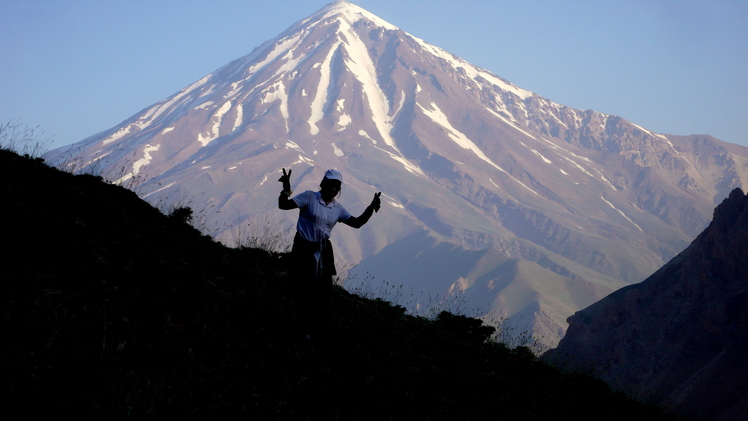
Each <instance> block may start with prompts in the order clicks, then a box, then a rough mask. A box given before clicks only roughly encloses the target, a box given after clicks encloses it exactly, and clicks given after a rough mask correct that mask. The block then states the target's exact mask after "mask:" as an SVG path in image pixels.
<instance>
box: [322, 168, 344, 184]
mask: <svg viewBox="0 0 748 421" xmlns="http://www.w3.org/2000/svg"><path fill="white" fill-rule="evenodd" d="M325 178H326V179H328V180H339V181H340V182H341V183H342V182H343V174H341V173H340V171H338V170H327V171H325Z"/></svg>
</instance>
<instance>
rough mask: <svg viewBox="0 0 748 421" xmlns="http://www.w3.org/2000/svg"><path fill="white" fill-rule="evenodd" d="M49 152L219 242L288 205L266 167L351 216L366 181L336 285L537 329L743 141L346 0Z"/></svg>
mask: <svg viewBox="0 0 748 421" xmlns="http://www.w3.org/2000/svg"><path fill="white" fill-rule="evenodd" d="M642 101H646V98H642ZM46 159H47V161H48V162H51V163H55V164H57V165H60V166H62V167H67V168H68V169H70V170H74V171H83V172H94V173H97V174H101V175H103V176H104V177H105V178H108V179H110V180H113V181H115V182H117V183H121V184H123V185H125V186H127V187H130V188H133V189H134V190H135V191H136V192H137V193H138V194H139V195H140V196H141V197H143V198H144V199H145V200H148V201H149V202H151V203H154V204H156V205H159V206H161V207H169V206H173V207H176V206H184V205H188V206H191V207H192V208H193V209H194V210H195V211H196V214H198V215H200V224H201V227H202V228H203V229H205V230H206V231H208V232H210V233H212V234H214V235H215V236H216V237H217V238H219V239H221V240H222V241H224V242H226V243H228V244H232V243H233V242H235V241H237V240H238V238H239V237H241V236H242V235H245V234H246V232H247V229H248V228H247V224H248V223H250V222H251V223H255V222H256V221H257V220H261V219H262V218H267V219H269V220H275V219H276V218H287V219H288V220H289V221H291V220H294V219H295V217H296V215H295V214H294V213H292V212H285V213H284V212H282V211H280V210H277V202H276V200H277V196H278V192H279V191H280V184H279V183H277V181H276V180H277V179H278V177H279V175H280V171H281V168H292V169H293V177H292V183H293V188H294V190H296V191H302V190H307V189H316V188H317V186H318V184H319V180H320V179H321V178H322V174H323V173H324V171H325V170H326V169H327V168H337V169H339V170H340V171H342V173H343V174H344V177H345V186H344V188H343V193H342V197H341V198H340V200H341V202H342V203H343V204H344V205H345V206H346V208H347V209H348V210H349V211H351V213H353V214H358V213H359V212H361V211H363V209H364V207H365V206H366V205H367V204H368V203H369V201H370V200H371V197H372V196H373V194H374V192H376V191H380V190H381V191H382V192H383V195H382V199H383V206H382V210H381V211H380V212H379V213H378V214H377V215H375V217H374V218H373V219H372V220H371V221H370V222H369V224H368V225H366V226H365V227H364V228H362V229H361V230H360V231H355V230H352V229H349V228H348V227H340V228H336V229H335V230H334V231H333V240H334V242H335V243H336V246H337V248H336V249H337V254H338V256H339V260H340V261H341V262H342V263H341V264H342V265H353V264H358V266H356V267H355V268H354V269H352V270H351V274H352V275H354V276H353V277H352V279H351V280H350V282H349V284H348V285H349V286H350V287H351V288H362V289H364V290H367V289H368V290H371V291H372V292H374V293H376V292H377V291H378V290H379V289H380V288H382V287H381V285H380V284H383V283H384V282H387V283H388V284H389V285H396V286H397V289H398V291H399V292H398V293H397V294H395V295H397V296H402V297H403V298H402V299H401V300H402V301H401V304H403V305H405V306H407V307H409V308H411V309H416V310H417V309H423V307H424V306H428V305H429V301H431V304H432V305H433V303H434V301H440V300H441V299H440V298H439V297H443V296H444V295H445V294H450V296H452V297H453V298H452V300H451V301H450V300H447V301H450V302H451V304H452V305H459V306H461V310H462V311H464V312H466V313H468V314H470V315H478V316H484V317H486V318H487V319H492V320H494V321H495V320H501V319H502V318H505V317H511V320H512V321H513V322H514V323H515V324H519V325H520V326H519V327H518V328H517V329H518V330H524V329H528V330H531V331H532V332H534V333H535V334H536V335H538V336H543V337H544V339H543V341H544V342H546V343H548V344H555V343H556V342H557V341H558V339H560V337H561V336H562V335H563V332H564V330H565V328H566V322H565V319H566V318H567V317H568V316H569V315H571V314H573V313H574V312H575V311H577V310H579V309H581V308H583V307H585V306H587V305H589V304H591V303H593V302H595V301H597V300H598V299H600V298H602V297H603V296H605V295H607V294H608V293H610V292H612V291H614V290H615V289H617V288H619V287H621V286H624V285H627V284H629V283H633V282H639V281H641V280H642V279H644V278H645V277H646V276H648V275H649V274H650V273H652V272H653V271H654V270H655V269H657V268H658V267H659V266H661V265H662V264H663V263H664V262H666V261H667V260H669V259H670V258H672V257H673V256H674V255H675V254H676V253H677V252H679V251H680V250H681V249H683V248H684V247H685V246H686V245H687V244H688V243H689V242H690V241H691V240H692V239H693V238H694V237H695V236H696V235H697V234H698V233H699V232H700V231H701V230H702V229H703V228H704V227H705V226H706V224H707V223H708V221H709V220H710V218H711V211H712V209H713V208H714V205H715V203H716V202H719V201H721V200H722V199H723V198H724V197H726V196H727V194H728V193H729V192H730V191H731V190H732V189H733V188H735V187H740V186H745V185H746V181H747V180H748V148H744V147H741V146H737V145H733V144H728V143H725V142H722V141H719V140H717V139H714V138H712V137H709V136H674V135H663V134H658V133H652V132H650V131H648V130H646V129H645V128H643V127H640V126H637V125H635V124H633V123H631V122H628V121H626V120H625V119H623V118H621V117H618V116H614V115H608V114H603V113H599V112H595V111H590V110H586V111H583V110H578V109H573V108H569V107H566V106H563V105H561V104H557V103H554V102H553V101H551V100H549V99H546V98H543V97H541V96H539V95H537V94H535V93H533V92H530V91H527V90H525V89H522V88H519V87H517V86H515V85H513V84H512V83H510V82H509V81H506V80H504V79H502V78H501V77H499V76H497V75H495V74H493V73H491V72H489V71H487V70H484V69H481V68H479V67H476V66H473V65H471V64H470V63H467V62H466V61H464V60H462V59H460V58H459V57H456V56H454V55H452V54H450V53H448V52H446V51H444V50H442V49H440V48H438V47H436V46H433V45H430V44H428V43H427V42H425V41H423V40H421V39H419V38H416V37H414V36H412V35H410V34H408V33H406V32H404V31H402V30H400V29H398V28H396V27H395V26H393V25H391V24H389V23H387V22H385V21H383V20H382V19H380V18H378V17H376V16H374V15H373V14H371V13H369V12H367V11H365V10H363V9H361V8H360V7H358V6H356V5H353V4H351V3H347V2H344V1H337V2H333V3H330V4H328V5H326V6H325V7H324V8H322V9H321V10H320V11H319V12H317V13H316V14H314V15H312V16H311V17H309V18H307V19H304V20H302V21H299V22H297V23H296V24H294V25H292V26H291V27H290V28H289V29H287V30H286V31H285V32H283V33H282V34H280V35H279V36H277V37H276V38H273V39H271V40H269V41H267V42H265V43H264V44H262V45H261V46H259V47H257V48H256V49H255V50H254V51H252V53H250V54H249V55H247V56H244V57H242V58H239V59H238V60H235V61H233V62H231V63H229V64H227V65H226V66H224V67H222V68H220V69H218V70H216V71H215V72H214V73H211V74H209V75H207V76H205V77H203V78H202V79H200V80H198V81H197V82H195V83H193V84H192V85H190V86H187V87H186V88H184V89H182V90H181V91H180V92H178V93H176V94H174V95H172V96H171V97H169V98H166V99H164V100H163V101H161V102H159V103H157V104H155V105H153V106H150V107H148V108H146V109H144V110H143V111H141V112H139V113H137V114H136V115H134V116H132V117H131V118H129V119H127V120H125V121H124V122H123V123H121V124H120V125H118V126H116V127H114V128H112V129H111V130H108V131H105V132H102V133H99V134H96V135H94V136H91V137H89V138H87V139H85V140H83V141H81V142H79V143H76V144H74V145H72V146H70V147H65V148H61V149H58V150H55V151H52V152H50V153H49V154H48V155H47V156H46ZM258 215H261V216H262V218H258V217H257V216H258ZM289 225H291V224H289ZM407 297H413V298H410V299H408V298H407Z"/></svg>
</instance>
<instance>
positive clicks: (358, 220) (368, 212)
mask: <svg viewBox="0 0 748 421" xmlns="http://www.w3.org/2000/svg"><path fill="white" fill-rule="evenodd" d="M381 194H382V192H379V193H375V194H374V200H372V201H371V204H370V205H369V206H367V207H366V209H365V210H364V213H362V214H361V215H360V216H351V217H350V218H348V219H346V220H345V221H343V223H344V224H346V225H348V226H350V227H353V228H361V227H363V226H364V224H366V223H367V222H369V218H371V216H372V215H373V214H374V212H379V208H380V206H381V205H382V202H381V201H380V200H379V196H380V195H381Z"/></svg>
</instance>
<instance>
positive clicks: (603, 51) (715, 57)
mask: <svg viewBox="0 0 748 421" xmlns="http://www.w3.org/2000/svg"><path fill="white" fill-rule="evenodd" d="M326 3H327V1H325V0H319V1H317V0H272V1H271V0H264V1H254V0H243V1H240V0H178V1H177V0H169V1H167V0H147V1H146V0H128V1H115V0H95V1H94V0H57V1H55V0H25V1H21V0H0V60H1V61H0V122H7V121H9V120H11V119H20V120H21V121H22V122H24V123H27V124H29V125H32V126H37V125H38V126H41V128H42V129H44V130H45V131H46V133H47V134H48V135H52V136H53V139H54V140H55V142H54V144H53V145H51V146H52V147H57V146H62V145H66V144H69V143H73V142H76V141H79V140H82V139H84V138H86V137H88V136H90V135H93V134H95V133H98V132H99V131H102V130H106V129H109V128H111V127H113V126H115V125H117V124H119V123H120V122H122V121H123V120H125V119H127V118H129V117H130V116H132V115H133V114H135V113H136V112H138V111H140V110H142V109H143V108H146V107H148V106H150V105H151V104H154V103H156V102H158V101H160V100H161V99H164V98H166V97H167V96H169V95H171V94H174V93H176V92H177V91H179V90H180V89H182V88H183V87H185V86H187V85H189V84H191V83H192V82H194V81H196V80H198V79H200V78H201V77H202V76H205V75H206V74H208V73H211V72H212V71H214V70H216V69H218V68H219V67H221V66H223V65H224V64H227V63H228V62H230V61H232V60H234V59H236V58H239V57H241V56H243V55H245V54H248V53H249V52H251V51H252V49H254V48H255V47H256V46H259V45H260V44H261V43H262V42H264V41H266V40H268V39H270V38H273V37H275V36H276V35H278V34H279V33H280V32H281V31H283V30H285V29H286V28H287V27H289V26H290V25H291V24H293V23H294V22H296V21H298V20H301V19H303V18H306V17H307V16H309V15H311V14H312V13H314V12H316V11H317V10H319V9H320V8H322V7H323V6H324V5H325V4H326ZM353 3H356V4H358V5H359V6H361V7H363V8H364V9H367V10H368V11H370V12H372V13H374V14H375V15H378V16H379V17H381V18H382V19H384V20H386V21H388V22H390V23H392V24H393V25H396V26H398V27H400V28H401V29H403V30H405V31H407V32H409V33H411V34H413V35H415V36H417V37H419V38H423V39H424V40H426V41H427V42H430V43H432V44H435V45H437V46H439V47H441V48H444V49H445V50H447V51H449V52H452V53H454V54H456V55H458V56H460V57H462V58H464V59H466V60H467V61H469V62H471V63H473V64H475V65H478V66H481V67H483V68H486V69H488V70H490V71H492V72H494V73H496V74H498V75H499V76H502V77H504V78H506V79H508V80H510V81H511V82H513V83H514V84H516V85H518V86H520V87H522V88H524V89H528V90H531V91H534V92H536V93H538V94H539V95H542V96H544V97H547V98H549V99H551V100H553V101H555V102H558V103H561V104H564V105H568V106H571V107H575V108H581V109H593V110H596V111H601V112H605V113H610V114H616V115H619V116H621V117H624V118H626V119H628V120H630V121H632V122H634V123H636V124H639V125H641V126H643V127H645V128H647V129H650V130H653V131H656V132H660V133H672V134H683V135H685V134H700V133H706V134H711V135H713V136H715V137H717V138H719V139H722V140H725V141H728V142H732V143H739V144H742V145H747V146H748V1H746V0H711V1H708V0H522V1H520V0H507V1H502V0H460V1H457V0H450V1H447V0H358V1H353Z"/></svg>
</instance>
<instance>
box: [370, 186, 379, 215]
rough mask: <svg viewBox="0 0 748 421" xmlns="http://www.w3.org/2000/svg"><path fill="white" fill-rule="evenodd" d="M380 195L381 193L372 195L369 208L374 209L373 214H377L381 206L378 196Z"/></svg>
mask: <svg viewBox="0 0 748 421" xmlns="http://www.w3.org/2000/svg"><path fill="white" fill-rule="evenodd" d="M381 195H382V192H381V191H380V192H378V193H374V200H372V201H371V204H370V205H369V207H370V208H372V209H374V212H379V208H380V207H381V206H382V201H381V200H379V196H381Z"/></svg>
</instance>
